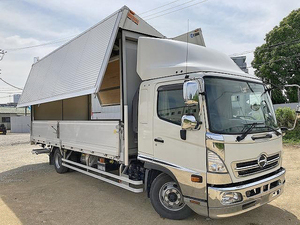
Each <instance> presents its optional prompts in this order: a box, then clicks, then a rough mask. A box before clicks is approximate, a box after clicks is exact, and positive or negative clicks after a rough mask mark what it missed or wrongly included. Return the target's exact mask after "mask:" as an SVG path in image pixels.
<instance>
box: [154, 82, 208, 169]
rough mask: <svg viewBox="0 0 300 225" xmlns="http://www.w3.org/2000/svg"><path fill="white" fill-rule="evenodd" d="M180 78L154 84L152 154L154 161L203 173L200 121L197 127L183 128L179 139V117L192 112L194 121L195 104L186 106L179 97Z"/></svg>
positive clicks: (202, 128)
mask: <svg viewBox="0 0 300 225" xmlns="http://www.w3.org/2000/svg"><path fill="white" fill-rule="evenodd" d="M182 88H183V80H182V81H177V82H176V83H174V82H165V83H159V84H157V85H156V88H155V89H156V92H155V101H154V104H155V106H154V109H155V110H154V117H153V127H154V129H153V142H154V144H153V148H154V150H153V153H154V158H155V160H157V161H158V162H164V163H166V164H172V165H176V166H178V167H179V168H182V169H189V170H193V171H197V172H199V173H203V174H204V175H205V172H206V149H205V127H204V123H203V124H202V125H201V129H200V130H196V131H186V140H183V139H181V137H180V130H181V118H182V116H183V115H186V114H193V115H194V116H195V118H197V120H198V121H204V119H203V113H202V115H201V116H199V107H198V106H193V107H186V106H185V104H184V100H183V91H182Z"/></svg>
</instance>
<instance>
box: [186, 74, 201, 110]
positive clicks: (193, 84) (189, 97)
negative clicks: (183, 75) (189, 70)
mask: <svg viewBox="0 0 300 225" xmlns="http://www.w3.org/2000/svg"><path fill="white" fill-rule="evenodd" d="M203 89H204V81H203V79H200V80H189V81H186V82H184V84H183V99H184V102H185V104H186V105H188V106H190V105H196V104H198V103H199V94H200V92H203V91H204V90H203Z"/></svg>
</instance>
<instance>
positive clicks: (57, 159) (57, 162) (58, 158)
mask: <svg viewBox="0 0 300 225" xmlns="http://www.w3.org/2000/svg"><path fill="white" fill-rule="evenodd" d="M53 158H54V167H55V170H56V172H58V173H66V172H68V168H67V167H64V166H63V165H62V155H61V153H60V150H59V149H58V148H57V149H55V151H54V154H53Z"/></svg>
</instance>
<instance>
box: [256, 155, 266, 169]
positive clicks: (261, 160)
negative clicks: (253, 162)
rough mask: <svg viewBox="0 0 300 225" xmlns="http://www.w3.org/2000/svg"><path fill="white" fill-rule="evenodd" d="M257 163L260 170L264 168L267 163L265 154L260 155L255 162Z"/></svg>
mask: <svg viewBox="0 0 300 225" xmlns="http://www.w3.org/2000/svg"><path fill="white" fill-rule="evenodd" d="M257 163H258V165H259V167H260V168H264V167H265V166H266V165H267V163H268V159H267V156H266V155H265V154H261V155H260V156H259V158H258V160H257Z"/></svg>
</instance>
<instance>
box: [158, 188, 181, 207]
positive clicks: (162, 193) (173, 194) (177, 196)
mask: <svg viewBox="0 0 300 225" xmlns="http://www.w3.org/2000/svg"><path fill="white" fill-rule="evenodd" d="M159 200H160V202H161V204H162V205H163V206H164V207H165V208H167V209H168V210H171V211H178V210H181V209H182V208H183V207H184V206H185V203H184V200H183V196H182V194H181V192H180V190H179V188H178V185H177V184H176V183H175V182H168V183H165V184H164V185H163V186H162V187H161V188H160V190H159Z"/></svg>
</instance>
